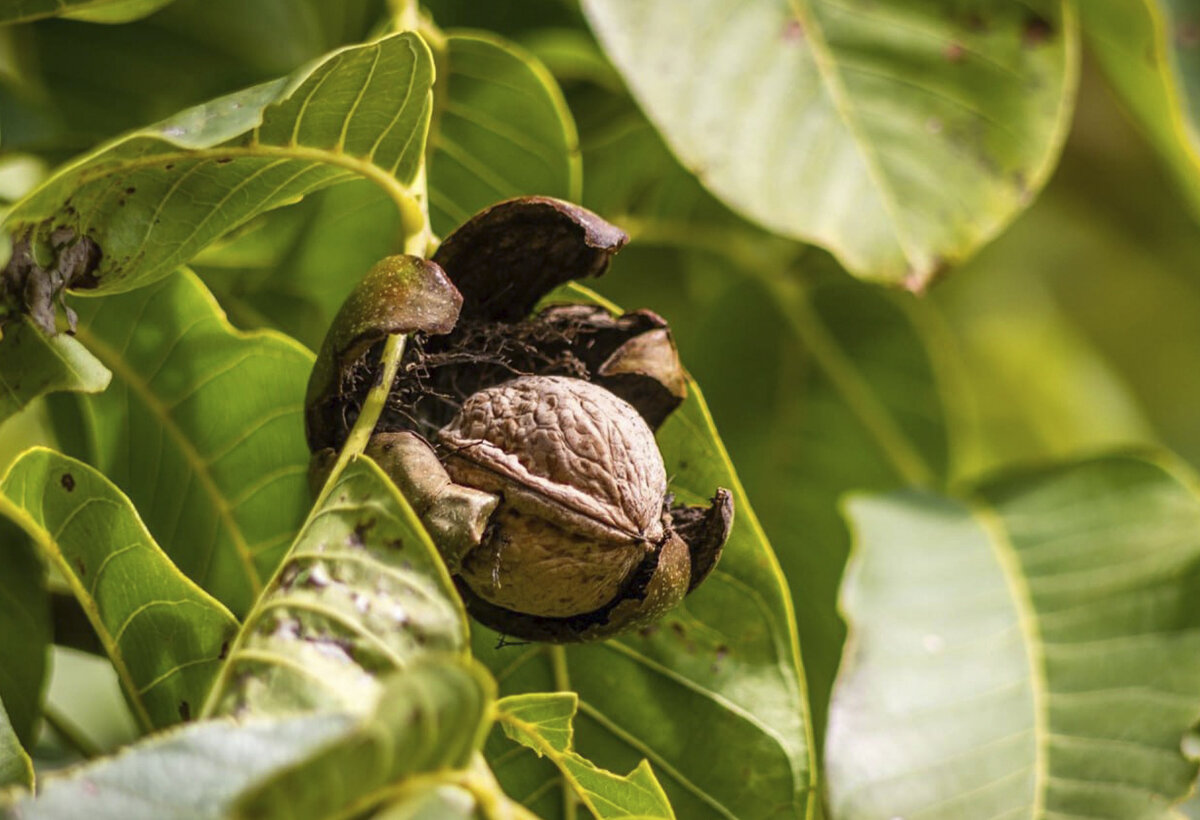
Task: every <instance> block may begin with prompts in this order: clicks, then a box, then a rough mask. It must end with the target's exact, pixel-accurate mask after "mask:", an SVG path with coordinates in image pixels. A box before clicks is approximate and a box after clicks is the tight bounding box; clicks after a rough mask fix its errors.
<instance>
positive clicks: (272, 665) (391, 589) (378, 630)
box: [205, 456, 467, 716]
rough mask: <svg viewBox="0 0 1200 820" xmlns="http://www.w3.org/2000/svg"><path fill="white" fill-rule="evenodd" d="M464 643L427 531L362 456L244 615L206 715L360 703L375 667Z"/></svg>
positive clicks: (460, 617)
mask: <svg viewBox="0 0 1200 820" xmlns="http://www.w3.org/2000/svg"><path fill="white" fill-rule="evenodd" d="M466 645H467V624H466V615H465V613H464V612H463V609H462V603H461V602H460V601H459V599H458V596H457V593H455V592H454V587H453V585H452V584H451V582H450V578H449V576H448V575H447V574H446V568H445V566H444V565H443V564H442V561H441V558H440V557H439V556H438V553H437V551H436V550H435V549H434V547H433V544H432V543H431V542H430V540H429V536H428V535H426V534H425V531H424V529H422V527H421V524H420V522H419V520H418V519H417V517H416V515H415V514H414V513H413V512H412V510H411V508H410V507H409V506H408V503H407V502H406V501H405V500H404V499H403V497H401V496H400V494H399V493H398V492H397V490H396V488H395V486H394V485H393V484H392V483H391V481H390V480H389V479H388V478H387V476H386V475H384V474H383V472H382V471H381V470H380V469H379V467H377V466H376V465H375V463H374V462H372V461H371V460H370V459H369V458H366V457H365V456H360V457H358V458H357V459H356V460H354V461H353V462H351V463H350V465H349V466H348V467H347V468H346V469H345V470H343V471H342V473H341V474H340V475H339V476H338V477H337V478H336V481H335V483H334V484H333V486H332V488H331V491H330V492H329V494H328V495H327V497H326V498H325V500H324V501H323V502H322V503H321V504H320V505H318V506H317V507H314V509H313V511H312V513H311V514H310V515H309V518H308V521H307V522H306V523H305V525H304V527H303V529H301V531H300V533H299V535H297V536H296V540H295V542H294V544H293V545H292V547H291V549H290V550H289V552H288V554H287V558H286V559H285V561H284V563H283V565H282V566H281V567H280V569H279V571H278V572H277V573H276V575H275V578H274V579H273V581H272V583H271V584H270V585H269V586H268V587H267V590H266V592H265V593H264V594H263V595H262V597H260V598H259V600H258V602H257V603H256V605H255V607H254V609H253V610H251V612H250V614H249V615H248V616H247V617H246V621H245V624H244V625H243V627H242V631H241V632H240V633H239V635H238V638H237V641H236V642H235V643H234V645H233V648H232V649H231V651H230V652H229V656H228V658H227V659H226V662H225V665H224V667H223V668H222V672H221V677H220V678H219V679H218V681H217V684H216V685H215V686H214V688H213V692H212V694H211V695H210V699H209V702H208V705H207V706H206V709H205V715H206V716H207V715H211V714H216V713H231V712H232V713H238V714H240V713H242V712H243V711H245V710H249V711H250V712H255V713H272V712H278V711H295V710H297V709H311V708H320V709H339V710H351V711H353V710H359V709H362V708H363V704H365V703H371V702H372V698H373V696H374V694H375V692H376V690H377V688H378V686H379V683H378V676H379V675H381V674H383V673H386V672H388V671H391V670H393V669H399V668H404V667H406V666H407V665H409V664H410V663H412V662H413V661H414V660H415V659H416V658H417V657H418V656H419V655H421V654H423V653H426V652H430V651H438V652H462V651H464V650H465V647H466Z"/></svg>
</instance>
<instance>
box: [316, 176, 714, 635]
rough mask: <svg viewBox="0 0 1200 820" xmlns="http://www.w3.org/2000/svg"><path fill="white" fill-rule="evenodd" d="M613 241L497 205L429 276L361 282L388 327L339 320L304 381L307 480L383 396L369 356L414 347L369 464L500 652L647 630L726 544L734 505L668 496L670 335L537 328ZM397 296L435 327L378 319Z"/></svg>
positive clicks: (560, 207) (599, 232) (680, 392)
mask: <svg viewBox="0 0 1200 820" xmlns="http://www.w3.org/2000/svg"><path fill="white" fill-rule="evenodd" d="M625 239H626V237H625V235H624V234H623V233H621V232H620V231H619V230H618V229H616V228H614V227H613V226H611V225H609V224H608V223H606V222H604V221H603V220H601V219H600V218H599V217H597V216H596V215H595V214H592V213H590V212H588V211H585V210H583V209H582V208H578V207H576V206H573V205H570V204H568V203H564V202H559V201H558V200H552V199H548V198H545V197H527V198H524V199H518V200H512V201H509V202H505V203H501V204H499V205H496V206H493V207H492V208H490V209H488V210H486V211H484V212H482V213H480V214H478V215H476V216H475V217H473V218H472V219H471V220H470V221H468V222H467V223H466V224H465V225H463V227H461V228H460V229H459V230H457V231H456V232H455V233H454V234H452V235H451V236H450V237H448V238H447V239H446V241H445V242H444V243H443V244H442V246H441V247H440V248H439V250H438V252H437V254H436V255H435V256H434V258H433V259H432V260H416V259H413V258H411V257H402V258H396V259H400V260H402V261H393V262H390V263H388V264H387V265H384V266H381V269H385V268H386V270H387V271H395V272H396V273H388V274H387V275H374V276H373V277H368V278H367V280H364V284H363V285H361V286H360V288H359V290H358V291H356V293H355V294H354V295H352V297H351V299H350V300H348V302H347V304H348V305H350V304H355V305H359V306H370V312H371V313H373V314H374V315H377V316H380V317H384V318H381V319H380V320H378V321H376V320H375V319H374V318H371V317H367V319H366V320H365V321H364V318H363V315H362V314H363V309H362V308H356V309H353V310H348V311H345V312H346V313H347V315H346V316H343V315H342V314H341V313H339V316H338V319H337V320H335V323H334V327H333V328H331V330H330V335H329V337H328V338H327V340H326V345H325V346H324V347H323V348H322V353H321V357H320V360H319V361H318V366H317V369H316V371H315V372H314V378H313V380H312V381H311V382H310V391H309V399H308V406H307V410H306V422H307V426H308V436H309V444H310V446H311V447H312V448H313V450H314V453H317V454H318V455H317V456H316V457H315V460H314V463H315V464H316V463H321V462H322V458H321V456H320V455H319V454H320V452H321V451H322V450H323V448H331V447H332V448H336V447H338V446H340V445H341V442H342V441H343V440H344V438H345V435H346V433H347V432H348V431H349V429H350V427H351V426H352V425H353V422H354V419H355V418H356V416H357V413H358V407H359V405H360V403H361V401H362V397H363V396H364V395H365V393H366V390H367V389H368V387H369V386H370V384H372V383H373V381H374V380H375V378H377V372H376V371H375V370H373V369H372V368H373V367H375V366H376V365H375V364H374V362H375V358H373V356H372V352H371V351H372V350H374V349H377V348H378V345H379V343H378V341H377V340H378V339H380V338H381V337H382V336H383V335H384V334H385V333H388V332H390V333H395V332H413V335H411V336H410V339H409V345H408V347H407V349H406V353H405V358H404V360H403V361H402V363H401V368H400V373H399V374H398V376H397V378H396V381H395V382H394V383H393V385H392V390H391V393H390V396H389V401H388V406H387V408H386V409H385V411H384V413H383V415H382V417H381V419H380V421H379V423H378V424H377V426H376V430H375V433H374V435H373V436H372V439H371V442H370V445H369V446H368V448H367V453H368V455H370V456H372V457H373V458H375V459H376V460H377V461H378V462H379V464H380V466H381V467H383V469H384V470H385V471H386V472H387V473H388V474H389V475H391V476H392V478H393V480H395V482H396V484H397V486H398V487H399V488H400V489H401V491H402V492H403V493H404V494H405V496H406V497H407V498H408V499H409V501H410V503H412V505H413V508H414V510H415V511H416V512H417V514H418V515H419V516H420V517H421V520H422V522H423V523H424V524H425V526H426V528H427V529H428V530H429V532H430V535H431V537H432V538H433V539H434V541H435V543H436V544H437V545H438V548H439V549H440V550H441V552H442V555H443V557H444V558H445V560H446V564H447V567H448V569H449V570H450V572H451V574H452V575H453V576H454V579H455V582H456V584H457V586H458V589H459V592H460V593H461V594H462V597H463V600H464V602H465V603H466V606H467V609H468V611H469V612H470V613H471V614H472V615H473V616H474V617H476V618H477V619H479V620H480V621H482V622H483V623H484V624H486V625H488V626H491V627H493V628H495V629H497V630H499V631H501V632H503V633H505V634H508V635H513V636H516V637H520V638H525V639H529V640H548V641H558V642H562V641H583V640H595V639H599V638H604V637H607V636H610V635H614V634H617V633H619V632H621V631H623V630H626V629H630V628H633V627H636V626H639V625H643V624H646V623H649V622H651V621H652V620H654V619H655V618H657V617H658V616H660V615H661V614H662V613H663V612H665V611H666V610H667V609H670V608H671V607H673V606H675V605H676V604H678V603H679V602H680V601H681V600H682V599H683V597H684V595H686V594H687V593H688V592H690V591H691V590H692V589H694V588H695V587H696V586H697V585H698V584H699V583H700V582H701V581H702V580H703V579H704V578H705V577H706V576H707V575H708V573H709V572H710V571H711V570H712V568H713V567H714V566H715V565H716V563H717V560H718V559H719V557H720V553H721V549H722V547H723V545H724V543H725V540H726V538H727V537H728V535H729V530H730V527H731V525H732V519H733V500H732V496H731V495H730V493H729V492H728V491H727V490H724V489H719V488H718V489H716V491H715V494H714V497H713V499H712V504H711V505H710V506H709V507H688V506H682V505H673V503H672V497H671V495H670V494H669V492H668V486H667V475H666V470H665V468H664V465H663V459H662V455H661V454H660V452H659V450H658V446H657V444H656V442H655V440H654V429H655V428H657V426H658V425H659V424H661V423H662V422H663V420H665V419H666V418H667V416H668V415H669V414H670V413H671V412H672V411H673V410H674V409H675V408H676V407H677V406H678V405H679V403H680V402H682V401H683V400H684V397H685V396H686V381H687V379H686V375H685V373H684V371H683V368H682V365H681V364H680V362H679V357H678V354H677V352H676V350H675V346H674V342H673V341H672V339H671V335H670V329H669V328H668V327H667V323H666V322H665V321H663V320H662V319H661V318H660V317H658V316H656V315H655V314H653V313H650V312H649V311H634V312H632V313H628V314H625V315H623V316H620V317H613V316H611V315H610V314H609V313H608V312H607V311H605V310H604V309H603V308H600V307H597V306H593V305H566V306H553V307H550V308H547V309H545V310H543V311H541V312H540V313H537V314H535V315H533V316H529V312H530V311H531V310H532V309H533V307H534V305H535V304H536V303H537V302H538V300H539V299H541V298H542V297H543V296H544V295H545V294H546V293H547V292H549V291H550V290H551V289H552V288H554V287H555V286H557V285H559V284H562V283H564V282H566V281H569V280H571V279H574V278H580V277H583V276H594V275H599V274H600V273H602V272H603V271H604V269H605V268H606V267H607V263H608V258H609V257H610V256H611V255H612V254H613V253H614V252H615V251H616V250H617V249H618V248H620V246H621V245H622V244H624V242H625ZM401 274H403V275H401ZM451 283H452V284H451ZM406 288H409V289H411V288H418V289H422V290H421V292H420V293H416V294H412V295H411V296H410V297H409V298H408V299H407V302H405V303H404V304H413V305H436V309H429V310H424V311H419V312H418V311H413V310H408V309H405V308H404V307H403V304H400V305H396V306H395V307H388V306H389V305H395V302H394V300H395V299H396V298H402V299H403V298H405V297H404V291H405V289H406ZM430 289H432V290H431V291H430V292H429V293H427V292H425V291H426V290H430ZM450 291H453V293H451V292H450ZM460 291H461V296H460V295H459V292H460ZM431 294H432V295H431ZM460 304H461V311H459V305H460ZM418 313H419V314H420V315H418ZM351 314H352V315H351ZM330 340H333V341H330ZM372 342H374V343H375V348H372V347H371V344H372ZM318 374H319V376H318Z"/></svg>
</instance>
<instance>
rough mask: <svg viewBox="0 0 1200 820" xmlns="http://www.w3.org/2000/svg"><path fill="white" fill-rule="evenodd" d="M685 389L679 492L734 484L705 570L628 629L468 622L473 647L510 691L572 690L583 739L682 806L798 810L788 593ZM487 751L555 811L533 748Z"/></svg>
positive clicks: (691, 498)
mask: <svg viewBox="0 0 1200 820" xmlns="http://www.w3.org/2000/svg"><path fill="white" fill-rule="evenodd" d="M575 295H576V298H578V297H579V296H581V295H586V292H584V291H582V290H581V289H579V290H576V291H575ZM689 390H690V391H691V392H690V394H689V398H688V400H687V401H686V402H685V403H684V405H683V406H682V407H681V408H680V409H679V410H677V411H676V412H675V413H674V414H673V415H672V416H671V417H670V418H669V419H668V420H667V422H666V423H665V424H664V425H663V427H662V429H661V430H660V431H659V435H658V441H659V445H660V447H661V448H662V451H663V458H664V460H665V462H666V465H667V472H668V474H669V475H672V476H673V477H674V478H673V480H672V483H671V491H672V492H673V493H675V496H676V498H677V499H678V500H679V501H680V502H682V503H688V504H700V503H705V502H706V501H707V500H708V499H709V498H710V497H711V495H712V493H713V491H714V490H715V489H716V488H717V487H718V486H720V487H726V488H729V489H731V490H732V491H733V494H734V498H735V507H736V513H735V517H734V528H733V533H732V535H731V536H730V539H729V542H728V544H727V545H726V548H725V554H724V556H723V557H722V559H721V563H720V564H719V565H718V566H717V568H716V570H715V571H714V572H713V574H712V575H711V576H710V577H709V578H708V579H707V580H706V581H705V583H704V584H703V586H701V587H700V588H699V589H697V590H696V591H695V592H694V593H693V594H691V595H690V596H688V598H687V599H686V600H685V602H684V603H683V605H681V606H680V607H679V608H678V609H676V610H674V611H673V612H671V613H670V614H668V615H667V616H665V617H664V619H663V620H662V622H660V623H659V624H657V625H655V626H652V627H649V628H647V629H643V630H641V631H640V632H637V633H634V634H632V635H629V636H625V637H622V638H619V639H616V640H610V641H606V642H603V643H598V644H589V645H578V646H570V647H567V648H559V647H546V646H533V647H513V646H511V645H500V644H499V642H498V640H497V637H498V636H497V635H496V634H495V633H493V632H490V631H489V630H485V629H482V628H476V629H475V630H474V633H475V634H474V649H475V654H476V657H478V658H480V659H481V660H483V661H484V662H485V663H487V664H488V666H489V667H490V668H491V669H492V670H493V673H494V674H495V675H496V678H497V681H498V682H499V683H500V686H501V692H502V693H504V694H517V693H524V692H541V691H548V690H553V689H569V690H574V691H576V692H577V693H578V695H579V719H578V720H577V723H576V735H575V741H576V747H577V749H578V751H579V752H580V753H581V754H583V755H584V756H585V757H587V758H588V759H589V760H593V761H595V762H596V763H597V764H598V765H600V766H603V767H604V768H606V769H610V770H614V771H629V770H630V769H633V768H634V767H635V766H637V765H638V764H639V762H640V761H641V760H642V759H643V758H645V759H648V760H649V761H650V763H651V765H652V766H653V767H654V771H655V772H656V773H657V774H658V776H659V777H660V778H661V779H662V783H663V787H664V788H665V790H666V792H667V795H668V797H669V798H670V801H671V805H672V806H673V807H674V809H675V811H676V813H677V814H678V815H679V816H680V817H687V818H697V819H699V818H707V817H717V818H738V817H772V816H779V817H797V816H800V817H804V816H807V815H809V813H811V811H812V810H813V808H812V807H813V801H814V799H815V794H816V790H815V768H816V767H815V763H814V761H813V749H812V741H811V737H812V735H811V731H812V727H811V722H810V717H809V714H808V704H807V700H806V694H805V688H804V687H805V682H804V677H803V674H804V673H803V671H802V669H801V665H800V656H799V648H798V644H797V636H796V632H795V617H794V615H793V613H792V606H791V600H790V598H789V596H788V592H787V588H786V585H785V580H784V578H783V575H782V573H781V572H780V570H779V565H778V563H777V562H776V559H775V556H774V555H773V554H772V552H771V548H770V546H769V545H768V543H767V540H766V538H765V536H764V535H763V532H762V529H761V528H760V527H759V524H758V521H757V519H756V517H755V515H754V510H753V509H752V508H751V506H750V502H749V500H748V499H747V497H746V494H745V493H744V492H743V491H742V488H741V484H740V482H739V481H738V479H737V476H736V475H735V474H734V472H733V468H732V465H731V464H730V463H729V460H728V457H727V456H726V454H725V450H724V448H723V447H722V445H721V443H720V440H719V439H718V438H717V435H716V432H715V430H714V429H713V425H712V419H711V417H710V416H709V413H708V409H707V407H706V406H705V404H704V399H703V397H702V396H701V395H700V391H699V389H698V388H697V387H696V386H695V384H691V385H689ZM714 749H737V750H738V759H737V761H736V764H735V765H718V763H717V760H718V756H717V755H714V754H713V750H714ZM492 760H493V764H494V766H495V770H496V774H497V776H498V777H499V778H500V782H501V783H502V784H503V785H504V786H505V791H506V792H507V793H509V794H511V795H514V797H518V798H524V802H526V805H528V806H529V807H530V808H534V809H535V810H536V811H539V812H541V813H543V814H546V815H547V816H550V817H554V816H557V815H558V812H559V811H560V810H561V801H557V803H558V805H557V806H556V804H555V801H554V800H551V799H548V798H547V794H549V798H554V797H555V795H554V794H553V793H552V792H551V793H548V792H547V789H546V785H545V784H546V783H548V782H550V781H547V775H548V772H547V770H546V769H545V767H544V766H537V765H535V764H531V763H530V762H529V761H528V760H527V756H522V757H506V758H504V759H498V758H496V757H493V758H492ZM535 807H536V808H535Z"/></svg>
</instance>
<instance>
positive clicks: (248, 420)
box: [72, 271, 312, 613]
mask: <svg viewBox="0 0 1200 820" xmlns="http://www.w3.org/2000/svg"><path fill="white" fill-rule="evenodd" d="M76 304H77V306H78V309H79V315H80V323H79V329H78V333H77V338H78V339H79V340H80V341H81V342H83V343H84V344H85V345H86V346H87V347H88V348H89V349H90V350H91V351H92V353H93V354H94V355H95V356H96V357H98V358H99V359H100V361H102V362H103V363H104V364H105V365H106V366H107V367H108V368H109V369H110V370H112V371H113V373H114V374H115V376H114V381H113V384H112V386H111V387H110V389H109V390H107V391H106V392H104V393H101V394H99V395H96V396H89V397H86V398H78V399H75V398H74V397H72V400H73V401H78V402H80V404H81V405H82V411H83V413H82V416H83V427H84V429H85V430H86V439H87V443H88V446H87V452H85V453H80V454H79V455H81V456H83V457H85V458H86V459H87V460H88V461H90V462H91V463H92V464H93V465H94V466H95V467H96V468H97V469H99V470H101V471H103V472H104V473H105V475H107V476H108V477H109V478H110V479H111V480H112V481H113V482H115V483H116V484H117V486H119V487H120V488H121V489H122V490H124V491H125V493H127V494H128V495H129V497H130V498H131V499H132V500H133V502H134V504H135V505H136V506H137V508H138V511H139V512H140V513H141V515H142V517H143V519H144V520H145V522H146V525H147V526H148V527H149V528H150V531H151V532H152V533H153V534H154V535H155V537H156V538H157V540H158V542H159V543H160V544H162V545H163V548H164V549H165V550H166V551H167V553H168V554H169V555H170V556H171V559H172V560H173V561H174V562H175V564H176V565H177V566H178V567H179V568H180V569H181V570H183V571H184V572H185V573H187V575H188V576H189V577H191V578H192V580H194V581H196V583H198V584H200V585H201V586H203V587H204V588H205V589H207V590H208V591H209V592H211V593H212V594H213V595H215V596H216V597H218V598H220V599H221V600H222V601H223V602H224V603H225V604H226V605H227V606H229V607H230V608H231V609H232V610H233V611H234V612H237V613H243V612H245V611H246V610H247V609H248V608H249V606H250V604H251V603H252V602H253V601H254V599H255V597H256V596H257V595H258V594H259V593H260V592H261V591H262V588H263V583H264V580H265V579H266V578H268V577H270V574H271V572H272V571H273V570H274V569H275V567H276V566H277V565H278V563H279V560H280V558H281V557H282V556H283V552H284V550H286V549H287V545H288V544H289V543H290V542H291V539H292V538H293V537H294V536H295V533H296V530H297V529H298V528H299V526H300V523H301V522H302V521H303V520H304V516H305V514H306V513H307V511H308V507H309V499H308V483H307V479H306V476H307V470H308V459H309V454H308V448H307V447H306V446H305V444H304V433H303V402H304V390H305V385H306V383H307V380H308V373H309V371H310V370H311V369H312V354H311V353H309V352H308V351H307V350H305V349H304V348H302V347H301V346H300V345H298V344H296V343H295V342H293V341H291V340H290V339H287V338H285V337H282V336H280V335H278V334H275V333H269V332H257V333H249V334H247V333H240V332H238V331H235V330H234V329H233V328H232V327H230V326H229V323H228V322H227V321H225V317H224V316H223V314H222V313H221V310H220V308H218V307H217V305H216V303H215V301H214V300H213V298H212V296H211V295H210V294H209V293H208V292H207V290H205V288H204V285H203V284H201V283H200V281H199V280H198V279H197V278H196V277H195V276H194V275H193V274H191V273H190V272H187V271H183V272H181V273H179V274H176V275H174V276H171V277H169V278H167V279H163V280H160V281H158V282H156V283H154V284H153V285H151V286H149V287H145V288H141V289H139V290H136V291H133V292H131V293H126V294H119V295H114V296H106V297H103V298H98V299H81V300H77V302H76Z"/></svg>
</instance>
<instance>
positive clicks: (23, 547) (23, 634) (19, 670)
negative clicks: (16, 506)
mask: <svg viewBox="0 0 1200 820" xmlns="http://www.w3.org/2000/svg"><path fill="white" fill-rule="evenodd" d="M0 566H3V568H4V570H3V571H2V572H0V658H4V663H3V664H0V702H2V703H3V705H4V707H5V708H6V709H7V716H6V718H5V721H6V723H9V724H10V731H15V732H16V735H17V738H18V739H19V741H20V742H21V743H24V744H25V745H26V746H32V745H33V741H34V729H35V727H36V726H37V721H38V718H39V717H40V716H41V708H42V697H43V690H44V689H45V685H46V678H47V672H48V670H47V664H46V660H47V654H48V652H49V651H50V637H51V635H50V597H49V595H48V594H47V592H46V579H45V576H46V569H45V566H44V565H43V564H42V562H41V561H40V560H38V557H37V555H35V554H34V552H33V548H32V545H31V544H30V543H29V539H28V537H27V536H26V535H25V533H24V532H22V531H21V529H20V528H18V527H17V526H16V525H15V524H12V523H11V522H9V521H8V520H6V519H4V518H0ZM0 768H2V767H0ZM0 779H3V778H0Z"/></svg>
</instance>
